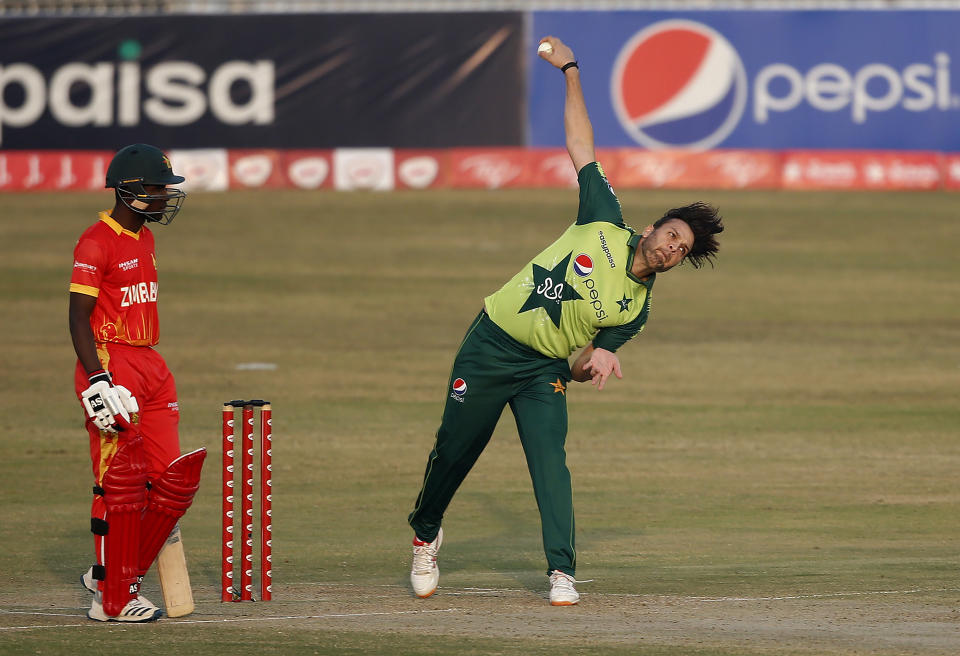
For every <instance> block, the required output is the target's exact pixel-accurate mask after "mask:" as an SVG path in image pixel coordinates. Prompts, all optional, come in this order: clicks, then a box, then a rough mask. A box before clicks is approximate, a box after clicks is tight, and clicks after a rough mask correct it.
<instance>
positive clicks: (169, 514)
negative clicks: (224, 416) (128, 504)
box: [139, 449, 207, 575]
mask: <svg viewBox="0 0 960 656" xmlns="http://www.w3.org/2000/svg"><path fill="white" fill-rule="evenodd" d="M206 457H207V450H206V449H197V450H196V451H191V452H190V453H186V454H184V455H182V456H180V457H179V458H177V459H176V460H174V461H173V462H171V463H170V465H169V466H168V467H167V470H166V471H165V472H163V474H161V475H160V478H158V479H157V480H156V481H154V482H153V487H152V488H151V489H150V494H149V495H148V497H147V509H146V512H144V513H143V522H142V524H141V529H140V530H141V535H140V557H139V564H140V574H141V575H143V574H145V573H146V571H147V570H148V569H150V565H152V564H153V561H154V560H155V559H156V557H157V554H159V553H160V549H162V548H163V543H164V542H166V540H167V536H168V535H170V531H172V530H173V527H174V526H175V525H176V523H177V520H179V519H180V518H181V517H183V514H184V513H185V512H187V508H189V507H190V504H191V503H193V496H194V495H195V494H196V493H197V489H199V487H200V470H201V469H202V468H203V460H204V458H206Z"/></svg>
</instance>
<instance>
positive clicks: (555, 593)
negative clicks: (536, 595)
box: [550, 569, 580, 606]
mask: <svg viewBox="0 0 960 656" xmlns="http://www.w3.org/2000/svg"><path fill="white" fill-rule="evenodd" d="M576 582H577V580H576V579H575V578H573V577H572V576H570V575H569V574H564V573H563V572H561V571H560V570H558V569H555V570H553V571H552V572H550V605H551V606H573V605H574V604H576V603H577V602H578V601H580V595H579V594H577V589H576V588H574V587H573V584H574V583H576Z"/></svg>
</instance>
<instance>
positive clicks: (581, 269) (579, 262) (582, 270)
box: [573, 253, 593, 278]
mask: <svg viewBox="0 0 960 656" xmlns="http://www.w3.org/2000/svg"><path fill="white" fill-rule="evenodd" d="M573 272H574V273H575V274H577V275H578V276H580V277H581V278H586V277H587V276H589V275H590V274H591V273H593V259H592V258H591V257H590V256H589V255H587V254H586V253H580V254H579V255H577V257H576V258H575V259H574V260H573Z"/></svg>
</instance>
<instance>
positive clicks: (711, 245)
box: [653, 201, 723, 269]
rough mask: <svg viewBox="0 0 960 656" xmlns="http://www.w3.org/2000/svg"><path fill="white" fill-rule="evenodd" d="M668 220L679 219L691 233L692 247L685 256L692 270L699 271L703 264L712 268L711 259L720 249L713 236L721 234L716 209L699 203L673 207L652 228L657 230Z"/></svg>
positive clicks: (719, 220) (720, 218)
mask: <svg viewBox="0 0 960 656" xmlns="http://www.w3.org/2000/svg"><path fill="white" fill-rule="evenodd" d="M670 219H680V220H681V221H683V222H685V223H686V224H687V225H688V226H690V230H692V231H693V246H691V247H690V252H689V253H688V254H687V256H686V259H687V260H690V264H692V265H693V268H694V269H699V268H700V267H702V266H703V264H704V262H709V263H710V266H713V258H714V256H716V254H717V251H718V250H719V249H720V244H719V243H718V242H717V238H716V237H714V235H716V234H718V233H721V232H723V217H721V216H720V214H719V211H718V210H717V208H716V207H713V206H711V205H708V204H707V203H703V202H700V201H698V202H696V203H694V204H693V205H687V206H686V207H675V208H674V209H672V210H668V211H667V213H666V214H664V215H663V218H661V219H659V220H658V221H657V222H656V223H654V224H653V227H654V228H659V227H660V226H661V225H663V224H664V223H666V222H667V221H669V220H670Z"/></svg>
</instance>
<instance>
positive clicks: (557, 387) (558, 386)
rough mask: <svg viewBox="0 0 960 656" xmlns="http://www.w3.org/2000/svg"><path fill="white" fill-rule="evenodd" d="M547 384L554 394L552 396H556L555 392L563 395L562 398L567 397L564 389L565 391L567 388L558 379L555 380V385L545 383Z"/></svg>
mask: <svg viewBox="0 0 960 656" xmlns="http://www.w3.org/2000/svg"><path fill="white" fill-rule="evenodd" d="M547 384H548V385H552V386H553V393H554V394H556V393H557V392H560V393H561V394H562V395H564V396H566V395H567V392H566V389H567V388H566V387H564V386H563V381H562V380H560V379H559V378H557V382H555V383H547Z"/></svg>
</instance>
